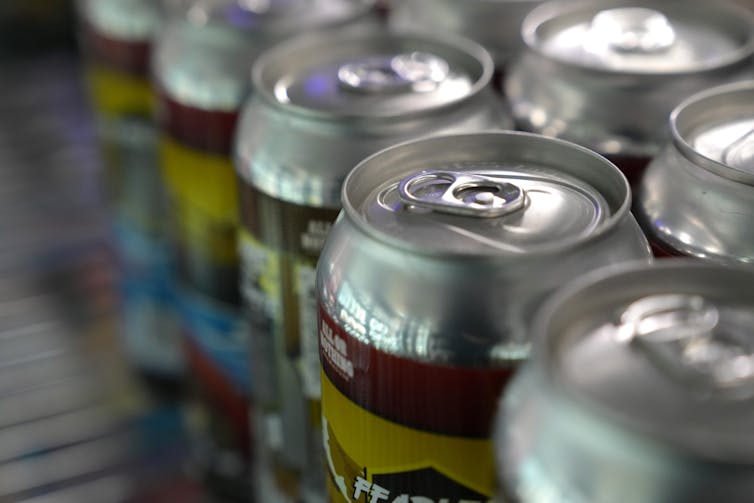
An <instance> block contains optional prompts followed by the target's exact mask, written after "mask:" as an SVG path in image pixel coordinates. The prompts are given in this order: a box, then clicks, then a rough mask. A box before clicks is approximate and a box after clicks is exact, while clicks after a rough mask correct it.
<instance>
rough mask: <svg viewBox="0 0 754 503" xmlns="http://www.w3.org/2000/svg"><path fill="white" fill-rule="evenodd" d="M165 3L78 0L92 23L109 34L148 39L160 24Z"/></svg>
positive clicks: (152, 1) (143, 0)
mask: <svg viewBox="0 0 754 503" xmlns="http://www.w3.org/2000/svg"><path fill="white" fill-rule="evenodd" d="M164 3H165V2H164V0H163V2H159V1H156V0H79V2H78V11H79V13H80V15H81V16H82V18H83V19H84V20H86V22H87V23H88V24H89V25H91V26H92V27H93V28H95V29H96V30H97V31H99V32H100V33H103V34H104V35H106V36H108V37H110V38H113V39H116V40H125V41H129V42H147V41H149V40H151V38H152V36H153V35H154V34H155V33H156V32H157V30H158V29H159V27H160V23H161V20H162V18H161V16H162V7H164V5H163V4H164Z"/></svg>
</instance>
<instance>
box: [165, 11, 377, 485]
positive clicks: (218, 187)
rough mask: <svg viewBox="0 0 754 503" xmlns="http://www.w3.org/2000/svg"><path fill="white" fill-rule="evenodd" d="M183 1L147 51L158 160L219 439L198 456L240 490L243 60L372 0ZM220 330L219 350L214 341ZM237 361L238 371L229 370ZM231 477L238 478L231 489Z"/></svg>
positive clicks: (205, 423)
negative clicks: (237, 139)
mask: <svg viewBox="0 0 754 503" xmlns="http://www.w3.org/2000/svg"><path fill="white" fill-rule="evenodd" d="M183 7H184V8H183V9H182V10H179V11H178V14H180V15H178V14H177V15H175V16H173V17H172V18H171V19H170V21H169V22H168V23H167V25H166V26H165V29H164V30H163V32H162V34H161V36H160V37H159V39H158V43H157V48H156V53H155V57H154V58H153V62H152V64H153V74H154V81H155V85H156V88H157V108H158V110H157V114H158V120H159V124H160V131H161V138H160V157H161V168H162V173H163V177H164V180H165V183H166V187H167V191H168V197H169V199H170V211H169V216H170V218H169V220H170V221H171V222H172V224H173V229H172V231H171V234H172V237H173V240H174V243H175V245H176V246H175V248H176V255H177V262H178V274H179V279H180V281H181V282H182V283H183V284H184V286H185V288H184V290H183V291H182V292H181V300H180V303H181V309H182V312H183V320H184V323H185V324H186V333H187V337H186V339H185V340H186V346H187V348H188V351H189V356H190V360H189V365H190V369H189V370H190V372H191V374H192V376H193V377H194V381H195V383H196V385H197V387H198V388H199V390H200V395H199V397H200V399H199V400H198V401H197V402H196V403H197V407H195V413H194V414H193V416H195V417H196V418H197V420H196V421H195V424H196V425H197V429H196V431H197V437H201V434H202V432H203V433H204V434H205V436H207V437H208V438H207V439H206V442H205V443H206V444H207V446H208V447H206V448H203V452H209V451H211V450H212V449H213V448H216V449H217V454H216V455H205V456H203V457H204V458H205V460H206V459H208V458H209V459H210V462H209V463H207V465H208V466H206V467H205V470H204V472H205V473H206V476H207V477H208V478H209V479H210V481H211V484H212V486H213V491H214V492H216V493H228V492H233V493H234V494H224V495H223V496H225V497H231V498H236V499H244V497H248V496H249V494H250V492H251V488H250V487H249V485H250V474H248V473H244V472H246V471H247V470H249V469H250V461H251V459H250V457H251V446H250V445H248V444H249V442H248V441H247V439H248V437H249V433H250V429H249V426H248V424H249V417H248V415H249V412H248V410H249V398H250V397H249V393H248V380H249V372H250V371H248V360H249V353H248V343H247V341H246V338H248V335H247V332H244V336H245V337H241V336H239V335H238V334H239V333H240V332H239V329H237V326H240V324H241V323H242V322H243V319H242V317H241V316H240V313H239V304H240V299H239V288H238V250H237V239H236V233H237V227H238V224H239V218H238V214H239V204H238V186H237V182H236V174H235V169H234V167H233V162H232V142H233V136H234V134H235V129H236V122H237V119H238V114H239V111H240V108H241V105H242V103H243V101H244V100H245V99H246V97H247V95H248V94H249V88H250V78H249V72H250V69H251V64H252V62H253V61H254V60H255V59H256V58H257V57H258V55H259V54H260V53H261V52H263V50H264V49H266V48H267V47H269V46H271V45H273V44H275V43H277V42H279V41H281V40H282V39H284V38H286V37H289V36H292V35H293V34H296V33H299V32H302V31H313V30H315V29H319V28H325V27H334V26H342V25H350V24H355V23H358V22H365V23H366V22H368V21H369V20H370V19H371V18H372V8H371V7H372V3H371V2H369V1H358V2H352V1H345V0H299V1H296V0H278V1H272V2H252V1H248V0H215V1H193V2H189V3H187V4H185V5H183ZM221 342H222V344H223V346H222V352H221V353H218V352H216V351H215V350H214V349H215V348H216V347H217V346H218V344H219V343H221ZM192 355H193V356H192ZM197 355H201V356H202V358H197V357H196V356H197ZM220 355H222V358H220V357H219V356H220ZM242 366H246V368H247V371H246V372H235V371H234V370H233V369H236V368H239V367H242ZM212 376H214V377H212ZM215 378H217V379H215ZM212 396H215V397H216V398H218V399H221V398H222V399H227V400H228V401H229V402H232V404H226V405H224V406H223V407H216V406H214V405H213V402H212V401H211V400H209V398H208V397H212ZM202 397H203V398H202ZM223 397H224V398H223ZM226 411H227V412H226ZM231 411H235V412H232V413H230V412H231ZM238 411H241V412H238ZM237 412H238V413H237ZM212 425H226V426H227V428H214V427H213V426H212ZM226 459H232V460H233V462H232V463H226V462H225V461H224V460H226ZM212 460H217V462H214V461H212ZM240 480H245V482H246V484H247V487H245V488H244V486H243V484H242V483H240ZM232 487H236V488H237V490H232V491H229V489H230V488H232ZM244 493H246V494H244Z"/></svg>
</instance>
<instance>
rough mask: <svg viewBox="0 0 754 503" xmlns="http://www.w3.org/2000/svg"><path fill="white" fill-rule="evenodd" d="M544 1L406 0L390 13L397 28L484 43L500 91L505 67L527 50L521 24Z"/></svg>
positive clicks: (391, 19) (392, 24)
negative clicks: (447, 34) (462, 0)
mask: <svg viewBox="0 0 754 503" xmlns="http://www.w3.org/2000/svg"><path fill="white" fill-rule="evenodd" d="M541 3H542V0H471V1H468V0H467V1H465V2H458V1H455V0H440V1H438V0H403V1H400V2H397V3H396V5H395V6H394V7H393V9H392V10H391V11H390V17H389V23H390V25H391V26H393V27H395V28H396V29H408V30H417V29H418V30H427V31H432V32H435V33H454V34H457V35H460V36H463V37H468V38H470V39H472V40H475V41H476V42H478V43H480V44H482V45H483V46H484V47H485V48H486V49H487V50H488V51H490V53H491V54H492V57H493V59H494V61H495V67H496V72H495V78H494V82H495V85H496V86H497V88H498V89H501V88H502V83H503V81H504V80H505V68H506V67H507V65H508V64H509V62H510V61H511V60H512V59H513V58H514V57H515V56H517V55H518V53H520V52H521V51H522V50H523V49H524V43H523V41H522V40H521V23H522V22H523V20H524V18H525V17H526V15H527V14H528V13H529V12H530V11H531V10H532V9H533V8H534V7H536V6H537V5H539V4H541Z"/></svg>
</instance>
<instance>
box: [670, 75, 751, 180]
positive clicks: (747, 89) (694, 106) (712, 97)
mask: <svg viewBox="0 0 754 503" xmlns="http://www.w3.org/2000/svg"><path fill="white" fill-rule="evenodd" d="M670 127H671V130H672V132H673V140H674V142H675V144H676V146H677V147H678V149H679V150H680V151H681V152H682V153H683V154H684V155H685V156H686V157H687V158H689V160H690V161H692V162H693V163H694V164H696V165H698V166H701V167H703V168H706V169H708V170H710V171H712V172H714V173H716V174H719V175H721V176H724V177H726V178H730V179H732V180H736V181H739V182H742V183H746V184H749V185H754V82H743V83H736V84H730V85H725V86H719V87H715V88H712V89H709V90H706V91H704V92H702V93H699V94H696V95H694V96H692V97H690V98H689V99H687V100H686V101H684V102H683V103H681V104H680V105H679V106H678V107H677V108H676V109H675V110H674V111H673V113H672V115H671V117H670Z"/></svg>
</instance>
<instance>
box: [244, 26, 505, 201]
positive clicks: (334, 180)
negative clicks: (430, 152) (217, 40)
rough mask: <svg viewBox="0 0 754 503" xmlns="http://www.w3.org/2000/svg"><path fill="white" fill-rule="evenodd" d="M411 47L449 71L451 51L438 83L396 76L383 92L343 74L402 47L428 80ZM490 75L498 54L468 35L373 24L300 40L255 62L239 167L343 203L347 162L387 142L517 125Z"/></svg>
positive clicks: (286, 197)
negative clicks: (344, 81) (353, 84)
mask: <svg viewBox="0 0 754 503" xmlns="http://www.w3.org/2000/svg"><path fill="white" fill-rule="evenodd" d="M416 53H423V54H426V55H431V56H418V55H417V54H416ZM406 54H411V55H412V57H413V58H414V59H413V60H412V63H411V64H412V65H413V64H416V63H417V59H416V58H419V60H421V61H420V62H419V71H418V73H419V74H420V75H421V74H423V73H424V72H427V71H429V73H430V75H435V76H437V75H438V74H440V75H442V74H444V72H443V71H441V70H440V68H441V67H442V66H443V65H442V64H441V63H440V62H439V60H443V61H444V62H445V63H446V64H447V65H448V76H447V77H446V78H445V79H440V80H439V81H437V83H436V84H435V81H433V80H432V79H430V85H429V86H428V87H426V86H423V85H418V84H416V83H414V84H412V85H409V86H405V85H402V84H401V85H399V86H398V87H397V88H396V87H394V86H393V85H392V84H391V85H389V86H388V88H387V89H385V90H384V91H381V92H377V90H376V89H372V90H371V91H370V92H363V91H362V90H359V91H356V90H353V89H350V88H348V87H344V86H342V85H340V84H339V82H340V79H341V78H342V74H343V70H344V68H346V69H347V68H348V67H349V65H352V64H354V62H355V61H361V62H362V63H363V62H364V61H365V60H370V59H371V58H372V57H374V56H375V55H379V56H378V57H379V58H380V59H381V60H382V61H385V60H391V61H393V63H395V62H396V60H394V59H393V58H394V57H395V56H399V58H398V60H397V61H398V63H399V67H400V65H403V67H402V69H401V70H400V71H403V72H404V73H410V74H411V75H412V77H411V78H419V79H420V80H423V79H424V77H421V76H419V77H417V73H416V72H415V71H413V70H411V69H410V68H407V67H406V61H404V59H405V55H406ZM426 58H429V59H426ZM435 58H436V59H435ZM427 61H429V63H427ZM427 65H429V68H428V67H427ZM390 71H391V72H392V71H394V69H393V70H390ZM339 75H340V77H339ZM491 75H492V61H491V59H490V57H489V55H488V54H487V53H486V52H485V51H484V49H482V48H481V47H480V46H478V45H476V44H474V43H472V42H468V41H464V40H461V39H443V40H441V39H437V38H435V37H433V36H428V35H398V34H389V33H387V32H382V31H370V32H362V33H345V32H343V33H340V34H337V33H334V34H320V35H315V36H310V37H304V38H301V39H298V40H294V41H291V42H289V43H287V44H285V45H282V46H279V47H277V48H275V49H274V50H273V51H271V52H270V53H268V54H267V55H266V56H265V57H264V58H263V59H262V60H260V61H259V63H258V64H257V65H256V66H255V68H254V83H255V89H256V93H255V94H254V96H253V97H252V99H251V100H250V101H249V103H248V104H247V106H246V107H245V108H244V111H243V114H242V117H241V122H240V126H239V131H240V133H239V141H238V142H237V145H236V159H237V162H236V164H237V168H238V171H239V173H240V175H241V177H242V178H243V179H244V180H245V181H246V182H247V183H249V184H251V185H253V186H255V187H257V188H258V189H259V190H261V191H262V192H264V193H266V194H268V195H270V196H272V197H275V198H277V199H280V200H283V201H287V202H291V203H295V204H299V205H308V206H314V207H327V208H339V207H340V188H341V185H342V182H343V179H344V178H345V176H346V174H347V173H348V171H349V170H350V169H351V168H352V167H353V166H355V165H356V163H358V162H359V161H360V160H361V159H363V158H364V157H365V156H367V155H369V154H371V153H373V152H376V151H377V150H380V149H381V148H385V147H387V146H389V145H392V144H394V143H397V142H399V141H403V140H406V139H409V138H415V137H418V136H422V135H426V134H432V133H440V132H462V131H469V130H482V129H497V128H505V127H506V126H509V125H510V121H509V119H508V117H507V115H506V113H505V110H504V108H503V104H502V102H501V101H500V99H499V97H497V96H495V95H494V93H493V92H492V90H491V89H490V85H489V84H490V78H491ZM432 78H435V77H432ZM437 78H439V77H437ZM422 84H423V83H422ZM417 85H418V87H417Z"/></svg>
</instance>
